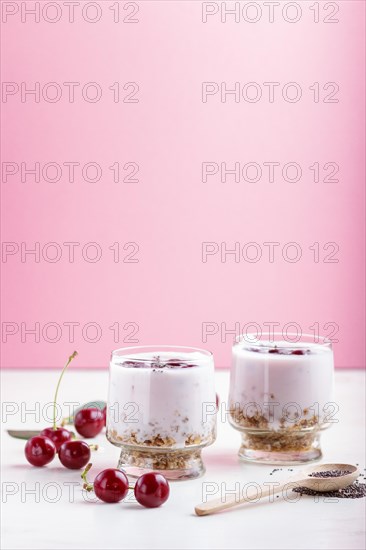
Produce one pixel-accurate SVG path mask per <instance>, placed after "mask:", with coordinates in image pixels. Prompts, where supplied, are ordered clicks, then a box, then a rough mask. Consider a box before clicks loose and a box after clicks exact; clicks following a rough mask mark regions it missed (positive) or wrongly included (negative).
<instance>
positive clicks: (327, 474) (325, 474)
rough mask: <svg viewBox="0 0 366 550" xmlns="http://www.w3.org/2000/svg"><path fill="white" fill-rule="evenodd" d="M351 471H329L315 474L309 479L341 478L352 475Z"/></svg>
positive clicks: (310, 475)
mask: <svg viewBox="0 0 366 550" xmlns="http://www.w3.org/2000/svg"><path fill="white" fill-rule="evenodd" d="M350 473H351V470H328V471H326V472H313V473H312V474H309V477H323V478H327V477H341V476H345V475H347V474H350Z"/></svg>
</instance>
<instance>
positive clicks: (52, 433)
mask: <svg viewBox="0 0 366 550" xmlns="http://www.w3.org/2000/svg"><path fill="white" fill-rule="evenodd" d="M41 435H44V436H45V437H49V438H50V439H51V440H52V441H53V442H54V444H55V445H56V451H58V450H59V448H60V447H61V445H62V444H63V443H65V441H70V439H71V438H72V433H71V432H69V430H67V429H66V428H62V427H60V428H56V429H55V430H54V429H53V428H45V429H44V430H42V431H41Z"/></svg>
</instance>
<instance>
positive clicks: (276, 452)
mask: <svg viewBox="0 0 366 550" xmlns="http://www.w3.org/2000/svg"><path fill="white" fill-rule="evenodd" d="M238 454H239V458H241V459H242V460H246V461H250V462H260V463H265V464H281V465H284V466H286V465H294V464H300V463H302V462H313V461H314V460H319V459H320V458H321V457H322V452H321V449H320V435H319V434H318V433H314V432H295V433H293V434H291V435H289V434H281V432H261V433H254V432H247V433H242V444H241V447H240V449H239V453H238Z"/></svg>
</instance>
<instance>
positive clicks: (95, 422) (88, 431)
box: [74, 407, 104, 437]
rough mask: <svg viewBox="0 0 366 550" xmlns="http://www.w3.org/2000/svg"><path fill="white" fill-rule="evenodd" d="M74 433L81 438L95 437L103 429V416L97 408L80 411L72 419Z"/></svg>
mask: <svg viewBox="0 0 366 550" xmlns="http://www.w3.org/2000/svg"><path fill="white" fill-rule="evenodd" d="M74 424H75V429H76V431H77V432H78V433H79V434H80V435H82V436H83V437H95V436H96V435H98V434H99V432H100V431H101V430H102V429H103V426H104V415H103V412H102V411H101V410H100V409H98V408H97V407H91V408H89V409H82V410H81V411H79V412H77V413H76V415H75V418H74Z"/></svg>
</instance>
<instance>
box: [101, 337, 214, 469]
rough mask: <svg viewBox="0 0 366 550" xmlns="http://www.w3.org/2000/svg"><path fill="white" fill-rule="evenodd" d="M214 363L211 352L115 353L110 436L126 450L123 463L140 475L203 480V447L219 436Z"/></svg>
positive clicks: (156, 348) (162, 349)
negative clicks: (160, 475) (155, 473)
mask: <svg viewBox="0 0 366 550" xmlns="http://www.w3.org/2000/svg"><path fill="white" fill-rule="evenodd" d="M216 412H217V411H216V394H215V386H214V362H213V356H212V354H211V353H210V352H208V351H205V350H201V349H197V348H188V347H178V346H146V347H145V346H143V347H142V346H139V347H131V348H121V349H118V350H115V351H113V352H112V357H111V362H110V378H109V397H108V409H107V438H108V440H109V441H110V442H111V443H113V444H114V445H117V446H118V447H121V455H120V459H119V463H118V467H119V468H123V469H124V470H125V471H126V473H128V474H129V475H132V476H139V475H141V474H142V473H145V472H147V471H152V470H153V471H158V472H161V473H162V474H164V476H165V477H166V478H168V479H172V480H174V479H192V478H196V477H199V476H201V475H202V474H203V473H204V471H205V468H204V465H203V462H202V458H201V451H202V448H203V447H205V446H207V445H211V444H212V443H213V442H214V441H215V438H216Z"/></svg>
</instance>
